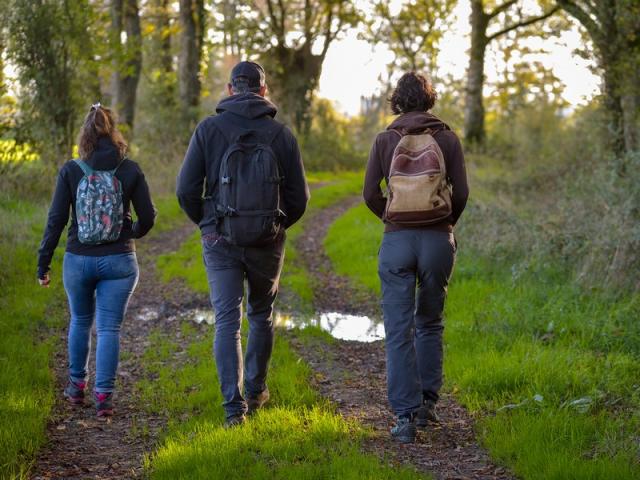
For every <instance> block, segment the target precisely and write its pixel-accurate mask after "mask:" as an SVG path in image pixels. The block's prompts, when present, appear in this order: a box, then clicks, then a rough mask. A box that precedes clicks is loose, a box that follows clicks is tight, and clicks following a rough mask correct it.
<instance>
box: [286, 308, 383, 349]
mask: <svg viewBox="0 0 640 480" xmlns="http://www.w3.org/2000/svg"><path fill="white" fill-rule="evenodd" d="M276 325H278V326H283V327H285V328H295V327H300V328H304V327H307V326H316V327H320V328H321V329H322V330H324V331H326V332H328V333H329V334H330V335H331V336H332V337H334V338H338V339H340V340H352V341H357V342H375V341H377V340H383V339H384V326H383V324H382V321H381V320H378V319H373V318H370V317H365V316H359V315H348V314H345V313H339V312H327V313H319V314H318V315H317V316H316V317H312V318H300V317H297V318H296V317H291V316H284V315H277V316H276Z"/></svg>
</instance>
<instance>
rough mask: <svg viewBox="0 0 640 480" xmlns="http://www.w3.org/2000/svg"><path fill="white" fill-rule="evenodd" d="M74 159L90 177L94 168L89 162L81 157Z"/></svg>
mask: <svg viewBox="0 0 640 480" xmlns="http://www.w3.org/2000/svg"><path fill="white" fill-rule="evenodd" d="M73 161H74V162H76V164H77V165H78V166H79V167H80V168H81V169H82V172H83V173H84V174H85V176H87V177H88V176H89V175H91V174H92V173H93V168H91V167H90V166H89V164H88V163H87V162H85V161H83V160H82V159H80V158H76V159H74V160H73Z"/></svg>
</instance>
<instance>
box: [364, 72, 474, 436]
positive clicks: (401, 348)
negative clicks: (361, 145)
mask: <svg viewBox="0 0 640 480" xmlns="http://www.w3.org/2000/svg"><path fill="white" fill-rule="evenodd" d="M435 100H436V94H435V92H434V90H433V88H432V86H431V84H430V82H429V81H428V80H427V78H425V77H424V76H422V75H419V74H416V73H414V72H411V73H406V74H405V75H403V76H402V78H400V80H399V82H398V85H397V86H396V88H395V90H394V92H393V94H392V96H391V109H392V111H393V113H395V114H397V115H399V116H398V118H396V119H395V120H394V121H393V122H392V123H391V125H389V126H388V127H387V130H386V131H385V132H383V133H380V134H379V135H378V136H377V138H376V140H375V143H374V144H373V147H372V149H371V154H370V156H369V162H368V164H367V172H366V176H365V184H364V193H363V195H364V199H365V201H366V203H367V206H368V207H369V208H370V209H371V211H373V213H375V214H376V215H377V216H378V217H380V218H381V219H382V220H383V221H384V223H385V233H384V237H383V240H382V245H381V247H380V252H379V258H378V273H379V276H380V281H381V284H382V311H383V316H384V328H385V348H386V354H387V388H388V395H389V403H390V404H391V407H392V408H393V410H394V413H395V414H396V415H397V424H396V425H395V426H394V427H393V428H392V430H391V434H392V435H393V437H394V438H396V439H397V440H399V441H401V442H405V443H408V442H413V441H414V440H415V437H416V426H423V427H424V426H426V425H427V422H428V421H437V416H436V412H435V404H436V402H437V400H438V392H439V390H440V387H441V386H442V332H443V329H444V324H443V317H442V312H443V309H444V301H445V297H446V293H447V284H448V282H449V276H450V275H451V270H452V268H453V262H454V257H455V253H456V242H455V239H454V236H453V227H454V225H455V224H456V222H457V221H458V218H459V217H460V215H461V214H462V211H463V210H464V207H465V205H466V202H467V197H468V195H469V189H468V186H467V176H466V172H465V167H464V156H463V153H462V148H461V146H460V141H459V140H458V137H457V136H456V135H455V133H453V132H452V131H451V130H450V129H449V127H448V126H447V125H446V124H445V123H443V122H442V121H441V120H440V119H438V118H437V117H435V116H434V115H433V114H431V113H429V110H430V109H431V108H432V107H433V105H434V103H435ZM383 178H384V179H385V180H386V183H387V186H388V195H387V198H385V197H384V196H383V194H382V190H381V189H380V182H381V180H382V179H383ZM416 285H417V294H416Z"/></svg>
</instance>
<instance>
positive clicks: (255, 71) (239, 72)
mask: <svg viewBox="0 0 640 480" xmlns="http://www.w3.org/2000/svg"><path fill="white" fill-rule="evenodd" d="M264 84H265V75H264V68H262V66H260V65H259V64H258V63H256V62H240V63H238V64H237V65H236V66H235V67H233V70H231V85H232V86H233V87H240V88H243V89H246V88H248V89H251V90H254V89H255V90H257V89H259V88H260V87H263V86H264Z"/></svg>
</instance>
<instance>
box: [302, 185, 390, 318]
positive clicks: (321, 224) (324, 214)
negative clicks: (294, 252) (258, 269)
mask: <svg viewBox="0 0 640 480" xmlns="http://www.w3.org/2000/svg"><path fill="white" fill-rule="evenodd" d="M358 203H360V197H359V196H357V197H350V198H348V199H346V200H344V201H342V202H340V203H338V204H336V205H332V206H331V207H328V208H325V209H323V210H320V211H319V212H318V213H316V214H315V215H314V216H313V217H312V218H309V219H307V221H306V222H305V230H304V232H303V234H302V235H300V237H298V239H297V241H296V248H297V249H298V251H299V252H300V254H301V256H302V260H303V262H304V263H305V266H306V267H307V269H308V270H309V273H310V274H311V278H312V285H313V293H314V298H313V304H314V305H313V306H314V308H315V310H316V311H318V312H336V311H337V312H340V313H347V314H350V315H368V316H370V317H377V316H379V315H380V313H379V309H378V301H377V300H376V299H375V298H373V297H372V296H371V295H368V294H367V293H365V292H363V291H360V290H357V289H355V288H353V286H352V284H351V282H350V281H349V279H348V278H346V277H343V276H341V275H338V274H336V273H335V272H334V271H333V268H332V266H331V260H330V259H329V257H328V256H327V254H326V253H325V251H324V247H323V241H324V237H325V236H326V235H327V230H328V229H329V226H330V225H331V223H332V222H333V221H334V220H335V219H336V218H338V217H340V216H342V214H344V213H345V212H346V211H347V210H349V209H350V208H351V207H354V206H355V205H357V204H358Z"/></svg>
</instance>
